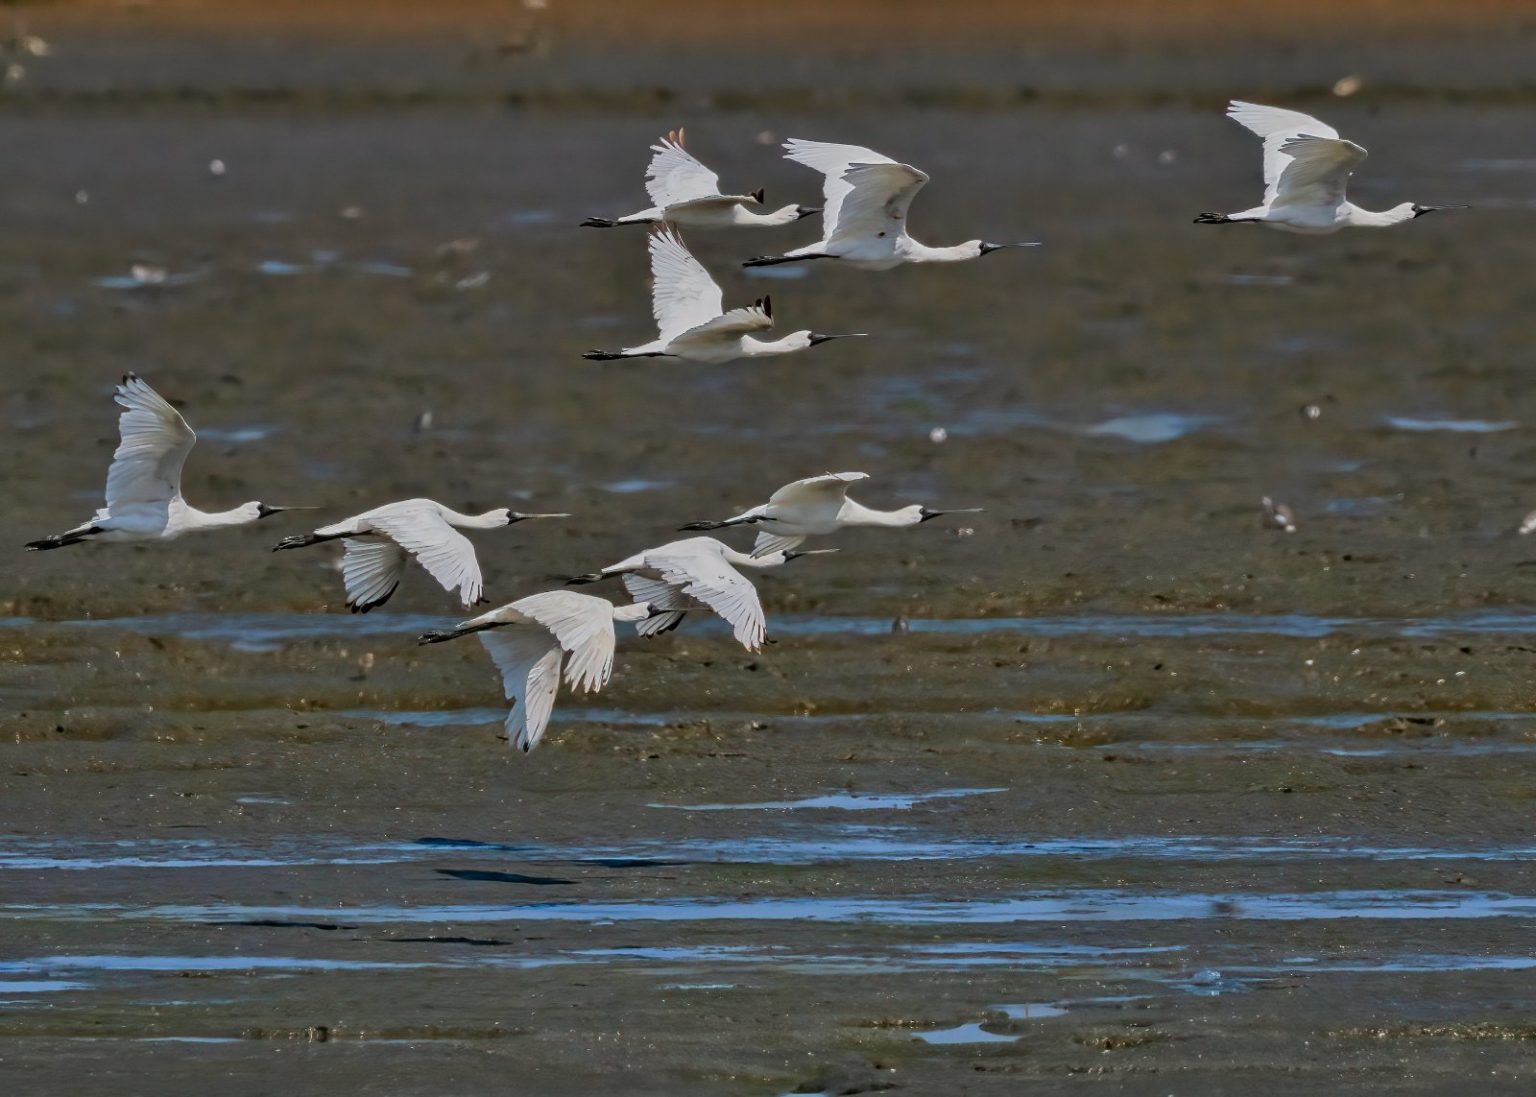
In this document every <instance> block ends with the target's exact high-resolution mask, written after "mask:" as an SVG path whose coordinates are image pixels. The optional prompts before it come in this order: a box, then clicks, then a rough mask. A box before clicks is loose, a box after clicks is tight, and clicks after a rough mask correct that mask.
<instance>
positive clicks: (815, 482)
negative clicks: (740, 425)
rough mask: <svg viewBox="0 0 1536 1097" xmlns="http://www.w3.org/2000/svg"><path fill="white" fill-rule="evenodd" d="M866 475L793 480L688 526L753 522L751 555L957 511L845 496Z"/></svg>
mask: <svg viewBox="0 0 1536 1097" xmlns="http://www.w3.org/2000/svg"><path fill="white" fill-rule="evenodd" d="M868 479H869V473H867V472H828V473H823V474H822V475H820V476H811V477H807V478H806V479H804V480H795V481H793V482H792V483H788V484H785V485H784V486H783V487H781V488H779V489H778V490H777V491H775V492H774V493H773V494H772V495H771V496H769V497H768V502H766V503H763V504H761V505H759V506H755V507H750V508H748V509H747V510H744V511H742V512H741V513H740V514H737V515H735V516H734V517H732V518H727V519H726V520H725V521H723V522H700V523H695V524H694V525H693V526H691V527H689V528H693V529H708V528H718V527H722V526H739V525H751V526H754V527H755V528H756V529H757V530H758V534H757V541H756V543H755V544H754V545H753V546H752V555H753V556H754V557H771V556H772V555H774V554H776V553H777V554H782V553H785V552H788V551H790V550H792V549H794V548H796V547H797V546H798V545H800V544H801V542H803V541H804V540H805V539H806V538H807V537H820V536H825V535H826V534H829V533H836V532H837V531H838V530H841V529H848V528H849V527H852V526H884V527H886V528H888V529H905V528H907V527H910V526H916V525H920V524H921V523H923V522H925V521H927V520H928V519H929V518H933V517H936V516H937V515H940V514H958V513H962V512H961V511H941V510H929V509H928V508H927V507H925V506H922V505H921V504H918V503H913V504H911V505H910V506H905V507H898V508H897V509H896V510H876V509H875V508H873V507H867V506H865V505H864V504H863V503H860V502H859V501H858V500H857V499H850V498H848V490H849V488H851V487H852V486H853V485H854V484H857V483H858V482H859V481H860V480H868Z"/></svg>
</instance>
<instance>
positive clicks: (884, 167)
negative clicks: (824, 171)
mask: <svg viewBox="0 0 1536 1097" xmlns="http://www.w3.org/2000/svg"><path fill="white" fill-rule="evenodd" d="M843 179H844V180H845V181H846V182H847V183H848V184H849V186H850V188H851V189H850V190H849V191H848V193H847V194H846V195H844V197H843V201H842V205H841V208H840V209H839V211H838V215H837V220H836V223H835V224H834V225H832V226H831V231H830V232H828V234H827V243H828V244H829V245H832V244H838V243H843V242H847V243H857V242H861V241H869V240H879V239H894V238H895V237H896V236H897V235H899V234H900V233H901V232H902V231H904V230H905V229H906V227H907V210H908V209H910V208H911V206H912V199H913V198H915V197H916V196H917V192H918V191H920V190H922V189H923V184H924V183H926V182H928V176H927V174H925V173H924V172H921V171H918V170H917V169H916V168H914V167H912V166H911V165H910V164H853V165H851V166H850V167H849V168H848V170H847V171H846V172H844V173H843Z"/></svg>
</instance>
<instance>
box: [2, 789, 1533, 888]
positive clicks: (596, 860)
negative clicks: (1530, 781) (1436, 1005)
mask: <svg viewBox="0 0 1536 1097" xmlns="http://www.w3.org/2000/svg"><path fill="white" fill-rule="evenodd" d="M941 791H945V792H947V791H950V790H941ZM959 791H968V790H959ZM994 791H997V790H977V792H994ZM813 799H814V798H813ZM941 799H942V797H941ZM805 802H812V801H805ZM914 802H915V803H921V802H922V801H921V800H915V801H914ZM786 803H790V804H795V803H796V802H795V801H786ZM833 810H839V809H836V808H834V809H833ZM893 810H902V809H901V808H899V807H893ZM445 855H451V856H452V857H453V858H454V859H455V860H460V861H462V860H466V859H472V860H480V861H492V862H497V863H507V862H509V861H510V862H516V863H519V864H528V865H554V864H576V865H582V864H592V865H602V866H608V867H613V866H614V865H616V864H621V863H622V864H626V865H646V864H668V865H673V866H678V867H681V866H686V865H691V864H697V865H719V864H747V865H751V864H767V865H816V864H837V863H840V862H858V861H956V862H961V861H979V860H995V859H1025V858H1057V857H1059V858H1070V859H1072V860H1077V861H1082V860H1115V859H1126V860H1153V861H1196V862H1216V863H1224V862H1237V861H1255V862H1269V861H1292V860H1302V861H1348V860H1370V861H1403V862H1413V861H1422V862H1451V861H1474V862H1523V861H1531V860H1536V844H1530V845H1493V846H1487V845H1470V844H1469V845H1466V846H1409V845H1399V846H1391V845H1377V844H1362V843H1359V842H1356V841H1351V840H1349V839H1346V838H1341V837H1336V836H1328V835H1321V836H1310V837H1306V838H1294V837H1235V838H1234V837H1212V836H1203V835H1171V836H1163V835H1122V836H1106V837H1091V836H1088V837H1058V836H1050V835H1027V834H1026V835H993V836H983V837H975V836H950V835H945V834H942V833H935V832H934V831H933V829H932V828H931V827H924V826H922V825H920V824H913V825H885V826H850V825H848V824H845V823H839V824H831V823H828V824H822V825H810V824H799V825H795V826H792V827H789V826H787V827H785V828H783V829H782V830H781V831H780V832H778V833H771V834H762V835H750V836H749V835H738V834H732V835H729V836H724V837H678V838H639V839H634V840H632V841H627V842H614V843H605V844H597V845H591V844H581V845H561V844H556V843H545V842H529V843H519V844H515V845H514V844H504V843H499V842H487V841H480V840H477V839H469V838H422V839H418V840H416V841H403V842H388V841H382V842H369V841H352V840H348V839H345V838H334V839H331V838H320V837H313V838H306V837H299V836H290V837H278V838H271V839H267V840H264V841H256V840H252V841H248V842H230V841H214V840H207V839H141V840H122V841H117V842H92V841H87V840H68V841H50V840H44V839H25V838H7V839H3V840H0V872H3V871H34V872H38V871H69V872H81V871H91V870H99V869H163V870H178V869H187V870H193V869H210V868H239V869H251V868H284V867H296V866H303V865H333V866H347V865H380V864H397V863H409V862H422V861H427V862H431V861H436V860H440V859H441V858H442V857H444V856H445Z"/></svg>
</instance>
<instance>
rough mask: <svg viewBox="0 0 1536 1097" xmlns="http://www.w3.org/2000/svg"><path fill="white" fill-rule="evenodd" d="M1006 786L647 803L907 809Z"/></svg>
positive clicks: (702, 807)
mask: <svg viewBox="0 0 1536 1097" xmlns="http://www.w3.org/2000/svg"><path fill="white" fill-rule="evenodd" d="M1007 791H1008V790H1007V789H1005V788H945V789H936V790H934V791H932V792H835V793H828V794H826V795H824V796H808V797H806V798H804V799H800V800H767V801H763V802H761V803H753V804H647V805H646V806H647V807H653V808H673V809H675V810H678V811H790V810H795V809H813V810H815V809H820V810H835V811H892V810H895V811H905V810H907V809H909V808H913V807H916V806H917V805H918V804H923V803H927V802H929V801H931V800H953V799H956V798H957V797H963V796H986V795H988V794H990V793H994V792H1007Z"/></svg>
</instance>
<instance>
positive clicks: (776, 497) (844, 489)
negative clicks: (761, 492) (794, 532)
mask: <svg viewBox="0 0 1536 1097" xmlns="http://www.w3.org/2000/svg"><path fill="white" fill-rule="evenodd" d="M868 479H869V473H867V472H828V473H823V474H822V475H821V476H808V477H806V478H805V479H804V480H796V481H794V482H793V483H789V484H785V485H784V486H783V487H781V488H780V489H779V490H778V491H776V492H774V493H773V494H772V495H770V496H768V502H769V504H770V505H778V506H786V507H803V506H821V505H825V504H826V503H828V502H832V503H836V504H837V505H838V506H841V505H842V501H843V500H844V499H846V498H847V497H848V487H849V485H850V484H856V483H858V482H859V481H860V480H868Z"/></svg>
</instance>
